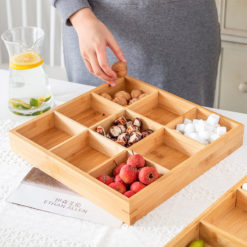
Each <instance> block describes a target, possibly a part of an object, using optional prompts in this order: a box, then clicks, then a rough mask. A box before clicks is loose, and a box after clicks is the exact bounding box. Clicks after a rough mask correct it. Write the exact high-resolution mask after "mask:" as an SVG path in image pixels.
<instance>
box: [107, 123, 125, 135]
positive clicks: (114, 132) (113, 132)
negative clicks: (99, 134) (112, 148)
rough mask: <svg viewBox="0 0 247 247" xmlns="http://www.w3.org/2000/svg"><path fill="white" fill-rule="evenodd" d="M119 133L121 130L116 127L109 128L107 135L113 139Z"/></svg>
mask: <svg viewBox="0 0 247 247" xmlns="http://www.w3.org/2000/svg"><path fill="white" fill-rule="evenodd" d="M121 133H122V130H121V129H120V128H119V127H118V126H117V125H113V126H111V128H110V130H109V134H110V136H111V137H113V138H117V137H118V136H119V135H120V134H121Z"/></svg>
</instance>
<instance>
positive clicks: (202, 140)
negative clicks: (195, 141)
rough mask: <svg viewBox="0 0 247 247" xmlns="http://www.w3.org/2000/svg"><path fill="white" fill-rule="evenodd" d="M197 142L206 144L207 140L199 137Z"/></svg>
mask: <svg viewBox="0 0 247 247" xmlns="http://www.w3.org/2000/svg"><path fill="white" fill-rule="evenodd" d="M199 142H200V143H202V144H204V145H208V141H207V140H206V139H203V138H200V137H199Z"/></svg>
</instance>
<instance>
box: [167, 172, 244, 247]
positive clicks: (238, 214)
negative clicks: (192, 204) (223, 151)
mask: <svg viewBox="0 0 247 247" xmlns="http://www.w3.org/2000/svg"><path fill="white" fill-rule="evenodd" d="M244 183H247V176H246V177H244V178H243V179H242V180H241V181H240V182H239V183H238V184H236V185H235V186H234V187H233V188H231V189H230V190H229V191H228V192H226V193H225V194H224V195H223V196H222V197H221V198H220V199H218V201H216V202H215V203H214V204H213V205H212V206H211V207H209V208H208V209H207V210H206V211H205V212H204V213H203V214H201V215H200V216H199V217H198V218H197V219H196V220H195V221H194V222H192V223H191V224H190V225H189V226H188V227H186V228H185V229H184V230H183V231H182V232H181V233H180V234H178V235H177V236H176V237H175V238H174V239H173V240H172V241H171V242H170V243H168V244H167V245H166V246H165V247H188V246H189V244H190V243H191V242H192V241H194V240H197V239H201V240H204V241H205V247H247V191H245V190H243V189H242V185H243V184H244Z"/></svg>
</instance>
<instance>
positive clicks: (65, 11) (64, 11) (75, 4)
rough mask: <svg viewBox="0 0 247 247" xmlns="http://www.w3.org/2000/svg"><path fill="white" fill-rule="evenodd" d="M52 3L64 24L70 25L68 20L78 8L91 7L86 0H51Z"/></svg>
mask: <svg viewBox="0 0 247 247" xmlns="http://www.w3.org/2000/svg"><path fill="white" fill-rule="evenodd" d="M51 2H52V5H53V6H54V7H55V8H57V9H58V11H59V12H60V13H61V15H62V18H63V20H64V22H65V24H66V25H68V26H71V25H72V24H71V22H70V20H69V18H70V16H71V15H73V14H74V13H75V12H77V11H78V10H80V9H84V8H91V7H90V4H89V2H88V0H70V1H68V0H51Z"/></svg>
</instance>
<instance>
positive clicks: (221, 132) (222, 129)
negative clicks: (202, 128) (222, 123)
mask: <svg viewBox="0 0 247 247" xmlns="http://www.w3.org/2000/svg"><path fill="white" fill-rule="evenodd" d="M225 133H226V127H217V128H216V134H217V135H219V136H222V135H224V134H225Z"/></svg>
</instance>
